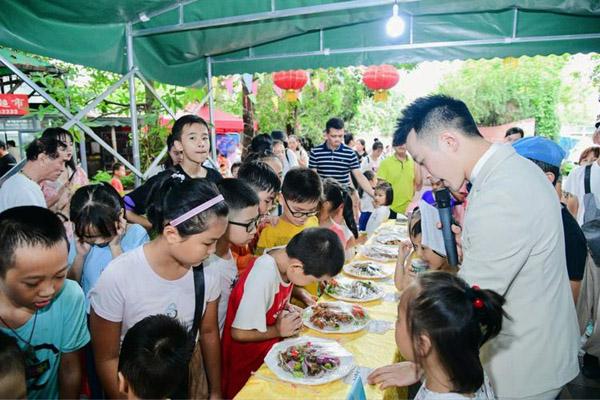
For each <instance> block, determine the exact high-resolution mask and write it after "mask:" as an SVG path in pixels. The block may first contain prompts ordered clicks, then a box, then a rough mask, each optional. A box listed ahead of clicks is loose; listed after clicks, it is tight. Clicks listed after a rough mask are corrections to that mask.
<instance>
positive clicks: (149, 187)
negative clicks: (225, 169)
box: [124, 165, 223, 215]
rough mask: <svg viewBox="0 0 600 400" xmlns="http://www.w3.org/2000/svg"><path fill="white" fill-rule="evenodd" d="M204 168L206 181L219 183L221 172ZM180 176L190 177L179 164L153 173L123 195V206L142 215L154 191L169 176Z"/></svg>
mask: <svg viewBox="0 0 600 400" xmlns="http://www.w3.org/2000/svg"><path fill="white" fill-rule="evenodd" d="M203 168H204V169H205V170H206V178H205V179H207V180H208V181H210V182H212V183H215V184H216V183H219V182H220V181H221V180H222V179H223V177H222V176H221V174H220V173H219V172H218V171H216V170H214V169H212V168H208V167H203ZM174 175H177V176H180V177H183V179H192V177H191V176H189V175H188V174H187V173H186V172H185V171H184V170H183V168H181V166H180V165H177V166H175V167H174V168H171V169H167V170H164V171H162V172H160V173H159V174H156V175H154V176H153V177H151V178H150V179H148V180H147V181H146V182H144V184H143V185H142V186H140V187H138V188H137V189H135V190H134V191H132V192H130V193H129V194H128V195H126V196H125V198H124V200H125V206H126V208H127V209H128V210H131V211H133V212H134V213H136V214H137V215H144V214H146V211H147V210H148V206H149V205H150V204H149V203H150V201H151V200H152V198H153V197H154V193H155V192H156V191H157V190H158V189H159V188H160V186H161V185H162V183H163V182H164V181H165V179H167V177H170V176H174Z"/></svg>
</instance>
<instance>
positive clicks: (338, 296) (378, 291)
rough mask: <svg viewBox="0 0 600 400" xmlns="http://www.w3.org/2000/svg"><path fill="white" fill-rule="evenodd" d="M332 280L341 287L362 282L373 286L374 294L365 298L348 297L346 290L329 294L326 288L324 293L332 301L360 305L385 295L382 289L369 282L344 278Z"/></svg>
mask: <svg viewBox="0 0 600 400" xmlns="http://www.w3.org/2000/svg"><path fill="white" fill-rule="evenodd" d="M332 280H336V281H337V282H338V285H341V286H349V285H353V284H357V282H364V283H367V284H371V285H373V288H374V289H375V292H374V293H371V295H370V296H367V297H350V293H348V291H346V290H343V289H342V290H341V293H339V292H338V293H330V292H329V291H327V288H325V293H327V295H329V296H331V297H333V298H334V299H338V300H342V301H350V302H355V303H362V302H367V301H373V300H377V299H380V298H382V297H383V296H384V295H385V292H384V291H383V289H382V288H381V287H379V286H377V285H375V284H374V283H373V282H371V281H359V280H356V279H349V278H344V277H339V278H333V279H332ZM330 282H331V281H330ZM330 286H331V285H328V286H327V287H330ZM338 291H339V289H338Z"/></svg>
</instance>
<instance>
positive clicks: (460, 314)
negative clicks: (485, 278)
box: [403, 271, 506, 393]
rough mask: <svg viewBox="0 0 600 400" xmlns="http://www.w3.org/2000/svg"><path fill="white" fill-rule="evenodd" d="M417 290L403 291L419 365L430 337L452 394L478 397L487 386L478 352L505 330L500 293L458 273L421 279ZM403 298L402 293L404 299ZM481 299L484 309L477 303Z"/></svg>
mask: <svg viewBox="0 0 600 400" xmlns="http://www.w3.org/2000/svg"><path fill="white" fill-rule="evenodd" d="M413 285H414V288H415V289H416V290H413V291H408V292H407V291H405V292H404V293H407V295H411V294H412V296H410V297H409V300H408V305H407V313H406V323H407V328H408V332H409V334H410V335H411V338H412V342H413V344H412V346H413V352H414V354H415V363H416V364H417V365H422V360H421V354H420V353H421V352H420V350H419V349H420V348H421V343H422V339H421V338H422V336H423V335H427V336H428V337H429V339H430V341H431V345H432V347H433V348H434V349H435V351H436V353H437V355H438V357H439V360H440V363H441V365H442V366H443V368H444V370H445V371H446V372H447V374H448V376H449V378H450V382H451V383H452V388H451V391H452V392H454V393H475V392H476V391H477V390H478V389H479V388H480V387H481V385H483V381H484V372H483V368H482V366H481V361H480V359H479V348H480V347H481V346H482V345H483V344H484V343H485V342H487V341H488V340H489V339H491V338H493V337H495V336H496V335H498V333H499V332H500V330H501V329H502V319H503V317H504V316H506V314H505V313H504V310H503V309H502V306H503V304H504V302H505V299H504V297H502V296H501V295H500V294H498V293H496V292H494V291H492V290H487V289H478V288H477V289H474V288H471V287H470V286H469V285H468V284H467V283H466V282H465V281H464V280H462V279H461V278H459V277H457V276H455V275H454V274H451V273H448V272H442V271H435V272H428V273H425V274H420V275H418V276H417V278H416V280H415V283H414V284H413ZM404 295H405V294H403V296H404ZM476 299H479V300H480V301H481V302H482V303H483V308H481V309H477V308H476V307H475V306H474V305H473V303H474V301H475V300H476Z"/></svg>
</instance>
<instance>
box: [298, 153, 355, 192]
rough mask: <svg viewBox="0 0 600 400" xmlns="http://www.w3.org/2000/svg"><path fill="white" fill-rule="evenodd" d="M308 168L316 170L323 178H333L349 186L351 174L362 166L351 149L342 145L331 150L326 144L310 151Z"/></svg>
mask: <svg viewBox="0 0 600 400" xmlns="http://www.w3.org/2000/svg"><path fill="white" fill-rule="evenodd" d="M308 168H311V169H316V170H317V173H318V174H319V176H320V177H321V178H333V179H335V180H336V181H338V182H339V183H340V184H342V185H344V186H348V185H350V172H351V171H352V170H353V169H359V168H360V164H359V163H358V157H357V156H356V153H355V152H354V150H352V149H351V148H350V147H348V146H346V145H345V144H341V145H340V147H338V148H337V149H335V150H331V149H329V147H327V142H325V143H323V144H322V145H320V146H317V147H315V148H313V149H312V150H311V151H310V157H309V159H308Z"/></svg>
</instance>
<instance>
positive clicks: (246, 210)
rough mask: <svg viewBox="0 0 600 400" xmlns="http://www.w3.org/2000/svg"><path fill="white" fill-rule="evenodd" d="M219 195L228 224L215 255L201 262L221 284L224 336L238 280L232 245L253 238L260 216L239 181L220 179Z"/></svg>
mask: <svg viewBox="0 0 600 400" xmlns="http://www.w3.org/2000/svg"><path fill="white" fill-rule="evenodd" d="M219 192H221V194H222V195H223V197H224V198H225V202H226V203H227V206H228V207H229V215H228V216H227V218H228V219H229V225H228V226H227V230H226V231H225V234H224V235H223V236H221V238H220V239H219V240H218V241H217V249H216V251H215V254H212V255H210V256H209V258H208V259H207V260H206V261H205V262H204V273H205V274H206V275H207V276H208V275H209V274H212V275H214V277H215V280H216V281H217V282H220V283H221V285H220V286H221V298H220V299H219V330H220V332H221V333H223V326H224V325H225V315H226V313H227V304H228V302H229V295H230V294H231V289H232V288H233V286H234V284H235V282H236V281H237V278H238V269H237V266H236V262H235V259H234V258H233V255H232V253H231V246H232V245H235V246H245V245H247V244H248V243H250V241H251V240H252V239H253V238H254V234H255V233H256V227H257V225H258V220H259V218H260V214H259V213H258V203H259V200H258V196H257V194H256V193H255V192H254V190H252V188H251V187H250V185H248V184H247V183H245V182H244V181H242V180H240V179H234V178H229V179H223V180H222V181H221V183H219Z"/></svg>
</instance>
